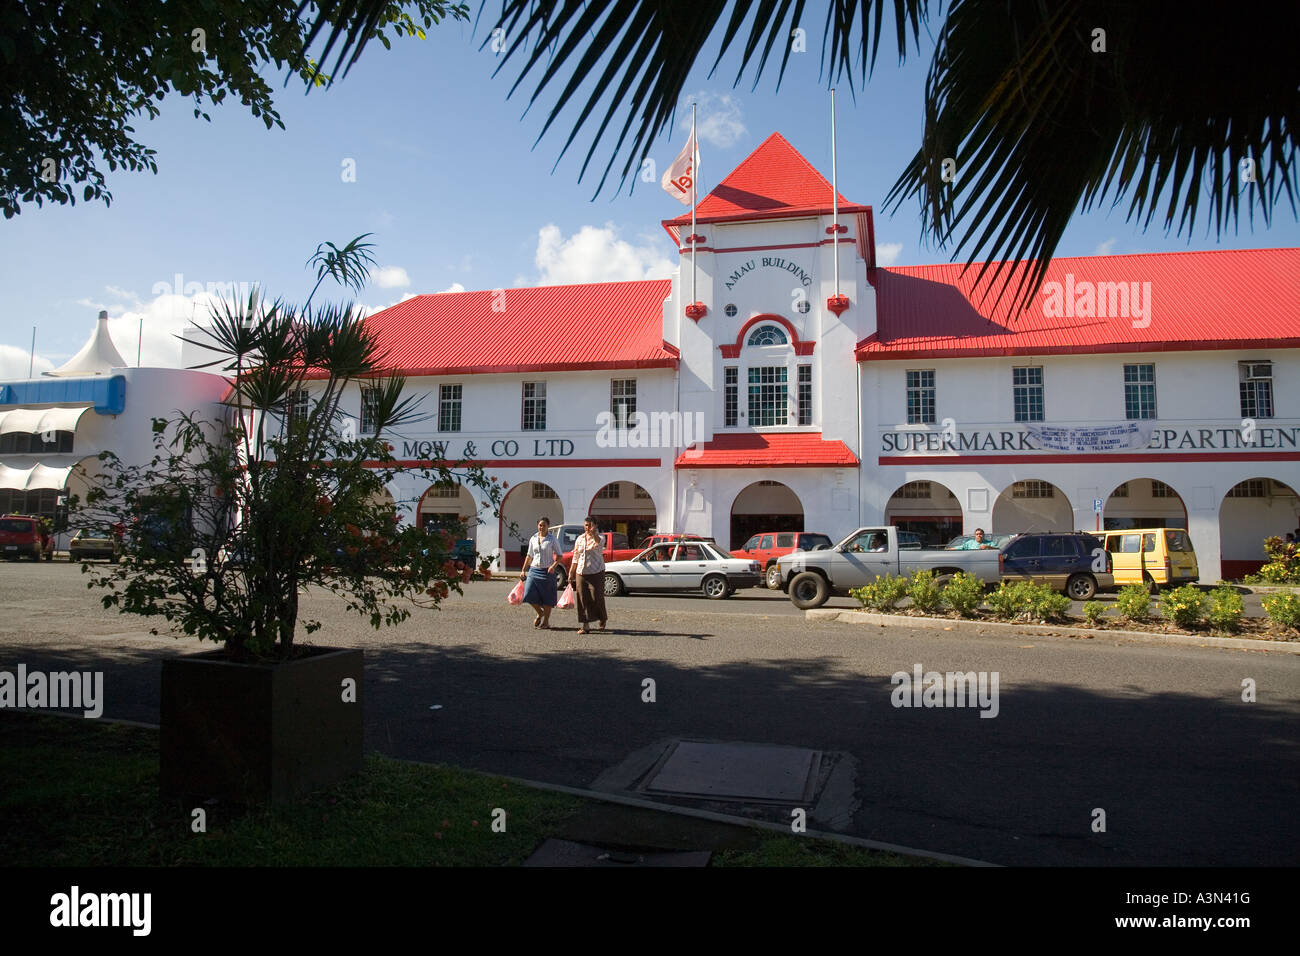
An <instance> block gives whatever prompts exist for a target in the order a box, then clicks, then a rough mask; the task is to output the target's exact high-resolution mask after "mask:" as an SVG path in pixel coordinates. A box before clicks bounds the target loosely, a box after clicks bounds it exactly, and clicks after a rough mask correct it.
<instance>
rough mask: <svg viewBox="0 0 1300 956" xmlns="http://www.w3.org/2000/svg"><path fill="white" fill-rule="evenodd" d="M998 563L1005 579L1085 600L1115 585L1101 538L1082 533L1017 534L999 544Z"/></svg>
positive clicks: (1109, 589)
mask: <svg viewBox="0 0 1300 956" xmlns="http://www.w3.org/2000/svg"><path fill="white" fill-rule="evenodd" d="M998 566H999V567H1000V569H1001V572H1002V580H1004V581H1033V582H1034V583H1035V584H1046V585H1049V586H1051V587H1053V588H1057V589H1058V590H1061V591H1064V592H1065V593H1066V594H1068V595H1069V596H1070V597H1071V598H1073V599H1074V600H1076V601H1087V600H1089V599H1090V598H1091V597H1092V596H1093V595H1095V594H1096V593H1097V592H1098V591H1111V590H1114V588H1115V577H1114V575H1113V573H1112V566H1111V558H1110V554H1109V553H1108V552H1107V551H1106V546H1105V545H1104V544H1102V542H1101V539H1100V538H1098V537H1096V536H1094V535H1091V534H1085V533H1083V532H1079V531H1075V532H1046V533H1031V534H1021V535H1016V537H1015V538H1013V539H1012V540H1011V541H1010V542H1009V543H1008V544H1006V545H1004V546H1003V547H1002V550H1001V552H1000V553H999V554H998Z"/></svg>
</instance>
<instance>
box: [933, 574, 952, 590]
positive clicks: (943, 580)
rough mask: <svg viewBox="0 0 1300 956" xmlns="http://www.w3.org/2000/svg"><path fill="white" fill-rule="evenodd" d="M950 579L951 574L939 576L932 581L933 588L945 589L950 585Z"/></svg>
mask: <svg viewBox="0 0 1300 956" xmlns="http://www.w3.org/2000/svg"><path fill="white" fill-rule="evenodd" d="M952 578H953V576H952V575H951V574H940V575H938V576H937V577H936V578H935V579H934V583H935V586H936V587H941V588H946V587H947V586H948V585H950V584H952Z"/></svg>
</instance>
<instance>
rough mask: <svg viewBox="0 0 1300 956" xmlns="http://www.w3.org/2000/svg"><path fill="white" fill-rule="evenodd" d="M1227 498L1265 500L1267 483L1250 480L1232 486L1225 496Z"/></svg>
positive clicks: (1259, 479)
mask: <svg viewBox="0 0 1300 956" xmlns="http://www.w3.org/2000/svg"><path fill="white" fill-rule="evenodd" d="M1226 497H1228V498H1267V497H1268V487H1267V482H1265V480H1264V479H1263V478H1251V479H1249V480H1247V481H1240V482H1238V483H1237V484H1235V485H1233V486H1232V489H1231V490H1230V491H1229V492H1228V494H1227V495H1226Z"/></svg>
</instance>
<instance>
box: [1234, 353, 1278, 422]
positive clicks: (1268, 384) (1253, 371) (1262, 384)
mask: <svg viewBox="0 0 1300 956" xmlns="http://www.w3.org/2000/svg"><path fill="white" fill-rule="evenodd" d="M1237 375H1238V377H1239V378H1240V379H1241V417H1242V418H1272V417H1273V363H1272V362H1238V363H1237Z"/></svg>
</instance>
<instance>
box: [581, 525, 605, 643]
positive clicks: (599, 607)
mask: <svg viewBox="0 0 1300 956" xmlns="http://www.w3.org/2000/svg"><path fill="white" fill-rule="evenodd" d="M604 544H605V542H604V541H603V540H602V539H601V537H600V533H599V529H598V526H597V524H596V519H595V518H593V517H591V516H590V515H588V516H587V517H586V519H585V520H584V521H583V522H582V534H581V535H579V536H578V540H577V541H575V542H574V543H573V580H574V583H575V588H574V592H573V596H574V599H575V600H576V601H577V604H578V633H579V634H590V633H591V628H590V627H589V625H590V624H591V623H593V622H599V623H600V629H601V630H602V631H603V630H604V629H605V622H606V621H607V620H608V619H609V615H608V614H607V613H606V611H605V555H604Z"/></svg>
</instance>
